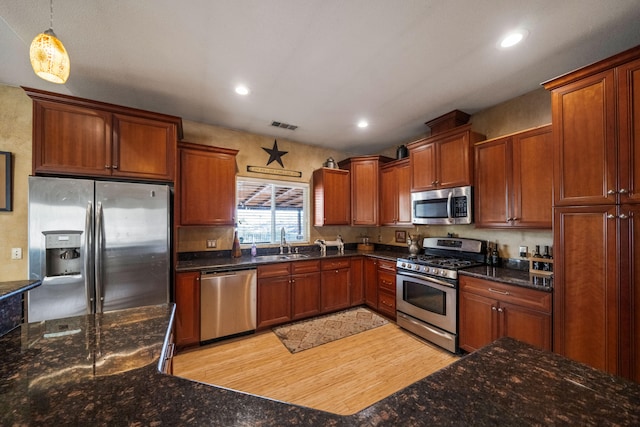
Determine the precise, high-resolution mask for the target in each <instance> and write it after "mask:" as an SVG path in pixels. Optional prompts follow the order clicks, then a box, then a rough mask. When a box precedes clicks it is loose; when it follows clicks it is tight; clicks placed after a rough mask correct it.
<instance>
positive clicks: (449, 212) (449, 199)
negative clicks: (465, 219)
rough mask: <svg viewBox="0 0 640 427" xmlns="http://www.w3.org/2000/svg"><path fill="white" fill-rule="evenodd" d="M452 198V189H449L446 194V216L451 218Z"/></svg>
mask: <svg viewBox="0 0 640 427" xmlns="http://www.w3.org/2000/svg"><path fill="white" fill-rule="evenodd" d="M452 198H453V191H449V195H448V196H447V217H448V218H449V219H452V218H453V217H452V216H451V210H452V209H451V199H452Z"/></svg>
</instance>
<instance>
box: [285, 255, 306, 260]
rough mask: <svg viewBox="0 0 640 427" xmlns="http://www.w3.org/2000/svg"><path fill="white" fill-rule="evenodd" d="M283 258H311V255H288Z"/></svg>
mask: <svg viewBox="0 0 640 427" xmlns="http://www.w3.org/2000/svg"><path fill="white" fill-rule="evenodd" d="M281 256H284V257H287V258H288V259H298V258H309V255H305V254H287V255H281Z"/></svg>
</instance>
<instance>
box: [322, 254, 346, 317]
mask: <svg viewBox="0 0 640 427" xmlns="http://www.w3.org/2000/svg"><path fill="white" fill-rule="evenodd" d="M350 263H351V261H350V260H349V258H336V259H331V260H322V261H321V263H320V268H321V270H322V281H321V290H320V311H321V312H322V313H328V312H331V311H337V310H342V309H344V308H348V307H350V306H351V295H350V287H351V265H350Z"/></svg>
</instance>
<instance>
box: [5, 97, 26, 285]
mask: <svg viewBox="0 0 640 427" xmlns="http://www.w3.org/2000/svg"><path fill="white" fill-rule="evenodd" d="M0 151H9V152H11V153H13V169H14V170H13V211H12V212H0V281H10V280H23V279H26V278H27V275H28V271H27V189H28V183H27V177H28V176H29V174H30V173H31V99H30V98H29V97H28V96H27V95H25V93H24V91H23V90H22V89H21V88H16V87H10V86H4V85H0ZM11 248H22V259H21V260H12V259H11Z"/></svg>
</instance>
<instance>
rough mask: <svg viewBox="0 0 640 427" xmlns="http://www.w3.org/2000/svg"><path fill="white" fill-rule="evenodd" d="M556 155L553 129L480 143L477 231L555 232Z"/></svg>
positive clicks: (536, 129) (476, 208) (545, 128)
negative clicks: (553, 161)
mask: <svg viewBox="0 0 640 427" xmlns="http://www.w3.org/2000/svg"><path fill="white" fill-rule="evenodd" d="M551 152H552V135H551V125H547V126H542V127H539V128H535V129H531V130H527V131H524V132H518V133H515V134H512V135H509V136H505V137H501V138H496V139H492V140H489V141H486V142H482V143H479V144H476V146H475V176H476V179H475V197H474V199H475V204H476V207H475V223H476V227H486V228H528V229H531V228H549V229H550V228H551V224H552V217H553V209H552V206H551V204H552V191H553V170H552V168H551V167H550V164H549V155H550V153H551Z"/></svg>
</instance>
